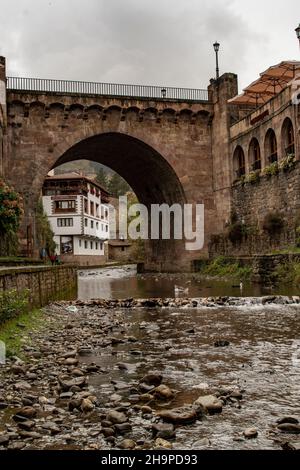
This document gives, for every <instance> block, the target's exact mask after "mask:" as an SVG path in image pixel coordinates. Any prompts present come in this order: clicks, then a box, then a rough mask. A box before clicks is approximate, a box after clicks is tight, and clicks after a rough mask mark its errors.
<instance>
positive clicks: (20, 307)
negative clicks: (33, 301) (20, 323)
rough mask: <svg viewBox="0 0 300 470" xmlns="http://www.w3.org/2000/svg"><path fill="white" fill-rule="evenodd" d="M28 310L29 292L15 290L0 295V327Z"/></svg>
mask: <svg viewBox="0 0 300 470" xmlns="http://www.w3.org/2000/svg"><path fill="white" fill-rule="evenodd" d="M28 310H29V291H28V290H24V291H22V292H17V291H16V290H11V291H4V292H2V293H0V325H2V324H3V323H5V322H7V321H9V320H12V319H13V318H16V317H18V316H19V315H21V314H24V313H27V312H28Z"/></svg>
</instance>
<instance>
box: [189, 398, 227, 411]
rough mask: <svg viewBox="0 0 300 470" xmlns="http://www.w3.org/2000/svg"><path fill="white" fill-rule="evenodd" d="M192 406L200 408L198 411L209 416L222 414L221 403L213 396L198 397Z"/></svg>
mask: <svg viewBox="0 0 300 470" xmlns="http://www.w3.org/2000/svg"><path fill="white" fill-rule="evenodd" d="M194 404H195V406H196V407H200V409H202V410H203V411H204V412H206V413H209V414H217V413H222V410H223V402H222V401H221V400H219V399H218V398H217V397H215V396H214V395H206V396H204V397H199V398H198V400H196V401H195V403H194Z"/></svg>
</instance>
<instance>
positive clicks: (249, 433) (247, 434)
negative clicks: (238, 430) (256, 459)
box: [244, 428, 258, 439]
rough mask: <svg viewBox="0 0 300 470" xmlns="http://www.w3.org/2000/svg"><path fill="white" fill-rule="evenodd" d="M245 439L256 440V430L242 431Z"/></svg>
mask: <svg viewBox="0 0 300 470" xmlns="http://www.w3.org/2000/svg"><path fill="white" fill-rule="evenodd" d="M244 436H245V438H246V439H256V438H257V436H258V430H257V429H256V428H249V429H246V430H245V431H244Z"/></svg>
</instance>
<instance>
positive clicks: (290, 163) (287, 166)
mask: <svg viewBox="0 0 300 470" xmlns="http://www.w3.org/2000/svg"><path fill="white" fill-rule="evenodd" d="M295 165H296V162H295V154H294V153H290V154H289V155H287V157H286V158H284V159H283V160H282V161H281V162H280V163H279V169H280V170H282V171H289V170H292V169H293V168H294V167H295Z"/></svg>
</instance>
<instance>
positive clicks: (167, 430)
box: [152, 424, 175, 440]
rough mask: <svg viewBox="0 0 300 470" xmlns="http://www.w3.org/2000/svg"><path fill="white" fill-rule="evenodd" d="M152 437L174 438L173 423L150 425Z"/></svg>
mask: <svg viewBox="0 0 300 470" xmlns="http://www.w3.org/2000/svg"><path fill="white" fill-rule="evenodd" d="M152 433H153V437H157V438H161V439H166V440H169V439H174V437H175V431H174V426H173V424H153V425H152Z"/></svg>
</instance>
